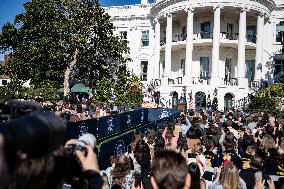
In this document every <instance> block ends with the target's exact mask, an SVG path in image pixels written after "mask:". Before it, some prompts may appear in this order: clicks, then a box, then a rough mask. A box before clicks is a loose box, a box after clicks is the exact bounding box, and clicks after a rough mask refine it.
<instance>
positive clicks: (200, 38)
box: [160, 32, 256, 49]
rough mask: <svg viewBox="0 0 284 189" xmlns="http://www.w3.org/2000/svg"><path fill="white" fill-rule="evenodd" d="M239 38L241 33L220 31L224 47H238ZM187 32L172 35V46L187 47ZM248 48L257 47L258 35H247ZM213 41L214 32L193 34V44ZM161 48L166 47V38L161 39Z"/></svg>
mask: <svg viewBox="0 0 284 189" xmlns="http://www.w3.org/2000/svg"><path fill="white" fill-rule="evenodd" d="M238 38H239V33H228V32H221V33H220V46H224V47H231V48H238ZM186 39H187V35H186V34H177V35H173V37H172V47H173V48H175V47H176V46H181V47H185V45H186ZM246 39H247V42H246V49H255V48H256V36H251V35H248V36H247V37H246ZM212 42H213V33H204V32H200V33H195V34H193V45H194V46H200V45H206V46H212ZM160 46H161V49H164V48H165V47H166V38H165V37H164V38H163V39H161V40H160Z"/></svg>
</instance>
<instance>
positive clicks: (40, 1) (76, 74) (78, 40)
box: [0, 0, 128, 96]
mask: <svg viewBox="0 0 284 189" xmlns="http://www.w3.org/2000/svg"><path fill="white" fill-rule="evenodd" d="M24 8H25V12H24V13H22V14H19V15H17V16H16V18H15V22H14V24H10V23H7V24H5V25H4V26H3V28H2V32H1V34H0V51H1V52H2V53H5V52H11V51H12V52H13V55H12V59H11V60H10V62H9V63H8V65H7V66H6V67H5V68H4V72H5V73H6V74H8V75H10V76H11V77H13V78H16V79H18V80H21V81H27V80H29V79H30V80H31V83H32V84H34V85H35V86H36V87H37V86H41V85H42V83H43V82H49V83H52V84H54V85H60V84H62V82H63V81H64V95H65V96H66V95H67V94H68V93H69V82H70V77H71V76H72V78H76V79H78V80H80V81H85V82H86V81H93V80H95V79H100V78H103V77H108V76H109V75H111V74H112V73H110V70H113V69H114V68H118V67H119V66H123V65H124V64H125V63H126V61H127V59H126V58H124V57H123V54H124V53H127V52H128V49H127V46H126V44H124V43H122V42H121V41H120V40H119V38H118V37H115V36H114V35H113V29H114V27H113V24H112V23H111V22H110V20H109V18H110V17H109V15H107V14H106V13H105V12H104V10H103V9H102V8H101V7H100V5H99V3H98V0H32V1H31V2H28V3H26V4H25V5H24ZM111 67H114V68H111ZM87 84H88V85H90V82H88V83H87Z"/></svg>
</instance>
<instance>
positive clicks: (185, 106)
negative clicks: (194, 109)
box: [182, 86, 187, 111]
mask: <svg viewBox="0 0 284 189" xmlns="http://www.w3.org/2000/svg"><path fill="white" fill-rule="evenodd" d="M182 91H183V98H184V111H185V110H187V103H186V86H183V89H182Z"/></svg>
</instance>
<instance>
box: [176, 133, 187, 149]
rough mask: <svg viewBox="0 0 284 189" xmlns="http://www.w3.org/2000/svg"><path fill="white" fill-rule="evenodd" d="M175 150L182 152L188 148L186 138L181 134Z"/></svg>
mask: <svg viewBox="0 0 284 189" xmlns="http://www.w3.org/2000/svg"><path fill="white" fill-rule="evenodd" d="M177 150H179V151H184V152H185V151H187V150H188V145H187V141H186V138H185V137H184V136H182V135H180V136H179V138H178V141H177Z"/></svg>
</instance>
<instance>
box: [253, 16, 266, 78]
mask: <svg viewBox="0 0 284 189" xmlns="http://www.w3.org/2000/svg"><path fill="white" fill-rule="evenodd" d="M263 27H264V15H262V14H259V15H258V16H257V38H256V57H255V66H254V80H256V81H258V80H260V79H261V71H262V70H261V67H262V50H263V41H262V39H263Z"/></svg>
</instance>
